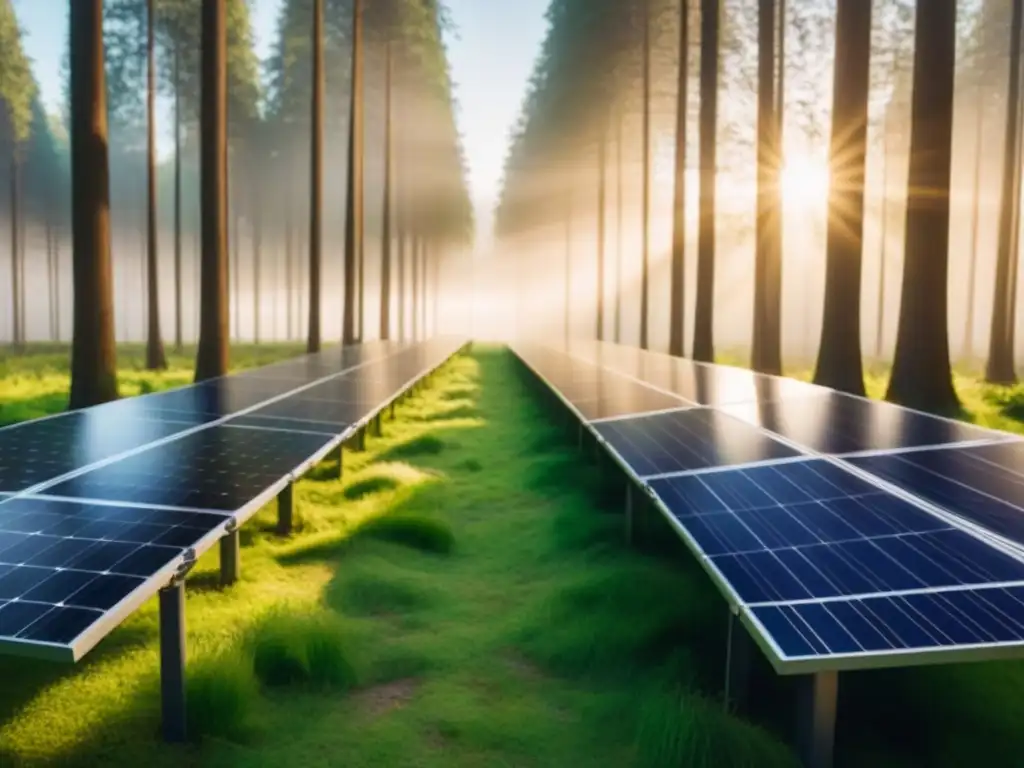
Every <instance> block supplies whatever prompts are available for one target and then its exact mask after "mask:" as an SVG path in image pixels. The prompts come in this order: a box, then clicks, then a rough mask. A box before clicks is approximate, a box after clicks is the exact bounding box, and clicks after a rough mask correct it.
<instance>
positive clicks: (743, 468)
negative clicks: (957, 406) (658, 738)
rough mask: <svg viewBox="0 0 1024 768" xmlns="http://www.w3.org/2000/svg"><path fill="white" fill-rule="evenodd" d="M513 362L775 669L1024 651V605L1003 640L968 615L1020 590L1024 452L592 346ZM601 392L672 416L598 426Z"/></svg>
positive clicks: (643, 410) (966, 431) (850, 404)
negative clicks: (656, 522)
mask: <svg viewBox="0 0 1024 768" xmlns="http://www.w3.org/2000/svg"><path fill="white" fill-rule="evenodd" d="M517 352H518V354H519V355H520V357H521V358H522V359H523V360H524V361H525V362H526V363H527V365H528V366H529V367H531V368H533V369H534V371H535V372H536V373H537V374H538V375H539V376H540V377H541V378H542V379H543V380H544V381H546V382H547V383H548V384H549V386H551V387H552V389H553V390H555V391H556V392H557V393H558V394H559V396H560V397H561V398H562V399H563V400H564V401H565V402H566V404H567V405H568V406H569V407H570V408H571V409H573V410H574V411H576V413H577V414H578V415H579V416H580V418H581V419H582V420H583V421H585V422H589V423H590V428H591V429H592V430H593V432H594V433H595V435H597V437H598V439H599V440H600V441H601V442H603V443H604V444H605V446H606V447H607V448H608V450H609V451H610V452H611V453H612V454H613V455H614V456H616V457H617V459H618V460H619V462H620V463H621V464H623V465H624V466H625V467H626V468H627V470H628V471H630V472H631V473H632V474H633V475H634V476H635V477H637V478H638V479H639V480H640V481H641V482H642V483H643V484H644V486H645V487H646V489H647V490H648V492H649V493H650V494H651V495H652V496H653V497H654V498H655V500H656V501H657V503H658V504H659V505H660V506H661V507H662V509H663V510H664V511H665V512H666V514H667V516H668V518H669V520H670V522H671V523H672V524H673V525H674V526H675V528H676V529H677V530H678V531H679V532H680V533H681V534H682V535H683V537H684V539H685V540H686V541H687V542H688V543H689V545H690V547H691V548H692V549H693V550H694V552H695V553H696V554H697V555H698V557H699V558H700V559H701V561H702V563H703V564H704V566H705V568H706V569H707V570H708V571H709V573H711V575H712V576H713V578H715V580H716V581H717V582H718V584H719V586H720V587H721V588H722V589H723V590H724V591H725V592H726V594H727V595H728V596H729V598H730V600H731V601H732V602H733V603H734V604H735V605H737V606H738V608H739V610H740V614H741V616H743V618H744V619H745V620H746V621H747V623H748V625H750V626H751V627H752V629H753V630H754V634H755V636H756V638H757V640H758V641H759V642H760V643H761V644H762V646H763V647H765V649H766V650H767V651H769V657H770V658H771V660H772V662H773V664H774V665H775V666H776V669H778V670H779V671H781V672H796V671H807V670H809V669H810V670H814V669H822V670H823V669H837V668H856V667H861V666H881V665H893V664H906V663H917V662H919V661H924V660H930V659H932V658H934V657H937V656H938V654H936V653H935V652H936V651H941V652H942V654H943V655H947V656H949V657H950V658H952V657H957V658H961V657H962V658H987V657H989V656H990V655H993V654H994V655H1000V654H1003V653H1006V652H1009V651H1008V648H1011V647H1012V648H1015V649H1016V652H1017V653H1022V652H1024V606H1021V607H1018V608H1016V609H1015V610H1016V613H1015V614H1014V613H1011V614H1010V618H1011V619H1012V621H1008V622H1006V623H1005V625H1003V624H1001V625H1000V626H1001V627H1002V630H1001V631H1000V632H995V631H994V629H993V628H992V627H991V626H990V624H991V623H992V622H993V621H995V622H999V621H1002V619H1000V615H1001V614H1000V613H999V612H998V611H997V612H995V613H992V611H989V610H988V609H986V610H985V611H981V612H980V613H979V612H978V611H975V613H976V614H977V615H976V616H975V615H974V614H970V613H969V612H968V613H964V611H968V609H969V608H971V607H972V606H974V607H976V606H978V605H988V602H986V601H992V600H996V599H997V598H996V597H994V595H995V594H996V593H995V592H992V591H991V590H996V592H999V590H1008V592H1007V593H1006V594H1010V595H1016V594H1017V593H1016V592H1015V590H1016V588H1017V587H1018V586H1024V562H1022V560H1021V558H1020V556H1019V553H1017V552H1016V551H1015V550H1014V549H1013V548H1012V547H1011V546H1009V544H1010V543H1011V542H1017V543H1024V539H1022V538H1021V536H1024V515H1022V504H1021V503H1022V502H1024V473H1022V472H1021V471H1020V468H1021V467H1024V442H1021V441H1016V440H1012V439H1011V438H1009V437H1008V436H1006V435H1004V434H1002V433H995V432H993V431H990V430H984V429H981V428H978V427H974V426H971V425H966V424H961V423H958V422H954V421H951V420H948V419H941V418H938V417H933V416H930V415H927V414H922V413H919V412H915V411H910V410H906V409H902V408H899V407H897V406H893V405H890V404H887V403H875V402H870V401H867V400H864V399H860V398H853V397H850V396H846V395H842V394H839V393H835V392H831V391H829V390H825V389H822V388H819V387H814V386H813V385H809V384H804V383H801V382H794V381H789V380H785V379H780V378H776V377H768V376H761V375H758V374H755V373H753V372H750V371H743V370H740V369H732V368H727V367H721V366H707V365H702V364H697V363H694V362H692V361H688V360H680V359H675V358H670V357H668V356H664V355H657V354H653V353H645V352H641V351H639V350H631V349H627V348H623V347H618V346H615V345H609V344H603V343H599V342H581V343H575V342H574V345H573V347H572V349H570V350H568V351H566V350H561V349H555V348H552V347H548V346H537V345H522V346H520V347H518V348H517ZM595 382H600V383H601V387H605V388H608V389H616V388H620V387H627V386H641V387H646V388H648V389H649V390H650V391H651V392H654V393H657V395H658V397H663V396H674V397H675V398H676V399H677V402H678V406H677V407H676V408H675V409H673V410H668V411H665V410H663V409H662V407H661V403H660V402H658V401H657V398H655V397H653V396H652V398H651V399H650V400H647V399H645V396H643V395H640V394H636V395H633V396H632V397H631V398H630V400H629V403H628V406H627V407H624V408H620V409H619V411H618V412H616V413H614V414H609V413H602V414H601V416H599V417H595V416H594V415H593V414H594V412H595V411H594V409H590V410H588V406H589V405H590V403H591V402H592V397H591V395H590V393H591V392H592V391H593V389H594V387H595V386H596V385H595ZM622 382H626V383H622ZM628 407H632V408H633V412H632V414H630V413H629V412H628ZM609 417H610V418H609ZM944 513H945V514H944ZM968 521H970V522H973V523H976V524H977V526H972V525H969V524H968ZM982 529H983V530H982ZM992 534H999V535H1000V536H1002V537H1003V539H996V538H995V537H994V536H993V535H992ZM1002 594H1003V593H1002V592H999V595H1002ZM998 599H1003V598H1002V597H999V598H998ZM979 601H980V602H979ZM1000 605H1001V606H1002V608H1001V609H1000V610H1011V609H1013V608H1014V606H1015V605H1016V602H1014V601H1013V600H1011V601H1009V602H1006V601H1005V600H1004V602H1003V603H1000ZM979 610H980V609H979ZM992 610H995V609H992ZM972 617H973V618H972ZM890 620H891V621H890ZM886 622H890V623H886ZM907 627H918V628H919V629H918V631H916V632H912V631H909V630H908V629H907ZM897 628H899V631H896V630H897ZM1008 633H1009V634H1008ZM1014 633H1016V634H1014ZM985 637H990V638H996V637H998V638H1000V639H999V640H998V641H997V640H991V642H992V643H996V645H994V646H992V645H987V644H986V643H988V641H982V640H980V639H979V638H985ZM1007 643H1009V644H1010V645H1009V646H1008V645H1007Z"/></svg>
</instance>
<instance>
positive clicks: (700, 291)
mask: <svg viewBox="0 0 1024 768" xmlns="http://www.w3.org/2000/svg"><path fill="white" fill-rule="evenodd" d="M720 14H721V6H720V0H701V18H700V27H701V41H700V116H699V121H700V200H699V206H700V211H699V214H698V229H697V299H696V309H695V313H694V314H695V317H694V326H693V357H694V359H695V360H701V361H703V362H708V363H710V362H714V359H715V346H714V317H715V195H716V192H715V183H716V176H717V164H718V157H717V150H718V146H717V141H716V139H717V136H716V132H717V130H718V49H719V17H720Z"/></svg>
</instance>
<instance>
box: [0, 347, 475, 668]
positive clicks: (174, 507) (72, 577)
mask: <svg viewBox="0 0 1024 768" xmlns="http://www.w3.org/2000/svg"><path fill="white" fill-rule="evenodd" d="M378 346H380V347H381V348H383V347H384V346H385V345H378ZM458 346H459V344H458V343H457V342H456V341H455V340H435V341H431V342H425V343H422V344H417V345H412V346H404V347H399V346H394V345H391V346H390V348H391V350H392V351H391V353H390V354H389V355H388V356H387V357H380V358H379V359H373V356H372V355H366V354H365V353H363V355H357V354H349V353H350V352H351V351H352V350H345V351H344V352H345V354H346V355H347V358H346V359H347V360H353V359H354V360H357V361H358V360H359V359H361V358H362V357H366V362H365V364H363V365H361V367H359V368H356V369H354V370H350V371H348V372H345V370H344V368H342V369H341V371H339V372H338V373H339V374H340V375H337V376H335V375H334V374H332V373H327V374H324V375H326V376H332V377H333V378H331V379H329V380H327V381H325V382H322V384H315V385H314V386H312V387H308V388H304V389H302V390H300V391H299V392H297V395H298V396H301V395H302V394H303V393H306V392H315V394H316V395H317V397H318V398H320V399H319V403H321V404H322V405H323V406H324V407H327V406H329V405H330V404H331V403H332V400H331V399H330V398H332V397H337V396H342V395H345V394H351V395H354V396H355V400H354V402H355V403H357V405H356V406H355V407H354V408H353V410H352V411H351V414H352V416H353V417H354V421H353V422H350V423H356V422H359V421H361V420H363V419H365V418H366V417H367V416H368V415H371V414H372V413H373V412H374V411H375V410H376V409H377V408H379V407H381V405H383V404H384V403H385V402H387V400H388V399H390V398H392V397H394V396H396V395H398V394H400V393H401V391H403V390H404V389H405V387H406V386H407V385H408V384H409V383H410V382H411V380H412V379H415V378H418V377H419V376H421V375H422V374H423V373H424V372H426V371H427V370H428V369H431V368H433V367H436V366H437V365H439V364H440V363H441V362H443V361H444V360H445V359H447V358H448V357H449V356H450V355H451V354H452V353H454V352H455V351H456V349H457V348H458ZM323 354H330V353H321V356H322V355H323ZM335 354H336V356H337V357H338V358H340V357H341V355H340V354H338V353H337V352H335ZM381 354H383V352H382V353H381ZM352 364H353V365H359V363H358V362H356V363H352ZM333 365H335V366H336V365H337V364H336V363H333ZM327 368H328V366H327V365H326V364H325V366H324V369H327ZM248 381H249V382H250V383H251V384H255V387H253V386H251V385H250V384H241V385H239V384H238V383H237V382H236V381H235V380H234V379H233V378H225V379H220V380H217V381H216V382H214V383H215V384H216V385H217V387H218V388H220V389H221V390H222V391H226V392H232V393H241V397H242V400H241V401H240V402H247V401H250V400H251V399H252V397H254V396H255V395H254V394H253V393H254V392H256V391H258V392H260V393H266V392H269V391H275V390H277V389H278V388H277V387H273V386H272V387H271V388H270V389H268V388H267V387H265V386H264V384H266V382H268V381H270V377H268V378H267V379H266V380H264V381H263V383H260V381H259V380H257V379H256V378H255V377H249V379H248ZM315 382H317V378H313V379H312V380H311V382H304V383H315ZM323 385H329V386H327V387H326V388H322V386H323ZM297 386H299V387H301V386H303V383H298V384H297V383H296V382H295V381H292V382H291V384H290V386H289V387H288V388H287V389H285V390H284V392H285V393H287V392H289V391H293V390H295V389H296V387H297ZM191 389H193V390H196V389H199V390H200V391H207V390H203V389H202V385H200V387H194V388H191ZM183 391H186V392H187V391H188V390H178V392H179V393H181V392H183ZM194 394H195V393H194V392H193V395H194ZM271 396H272V397H274V396H276V395H271ZM373 396H376V397H378V400H376V401H375V402H371V400H370V398H371V397H373ZM205 397H206V395H198V396H197V397H194V398H193V399H192V401H191V402H192V403H193V404H195V405H196V406H197V407H196V408H193V409H192V410H187V409H186V410H184V411H177V410H174V409H167V410H166V411H165V410H164V409H163V408H162V407H156V408H154V407H153V406H152V404H151V403H152V400H153V399H155V398H151V399H150V402H148V403H147V402H146V398H136V399H134V400H129V401H121V402H118V403H113V404H110V405H108V406H101V407H100V408H96V409H89V410H86V411H81V412H76V413H72V414H67V415H66V416H61V417H58V418H54V419H45V420H40V421H38V422H34V423H33V422H30V423H28V424H25V425H23V426H18V427H14V428H11V429H7V430H2V431H0V446H3V445H8V444H9V445H11V446H13V448H12V449H11V450H12V451H14V450H16V449H18V448H22V449H24V450H26V451H28V453H29V455H33V456H35V458H36V459H37V460H39V463H40V464H41V465H42V466H43V467H44V471H42V472H40V473H38V475H37V477H38V478H40V479H39V480H38V482H33V483H32V485H33V486H34V487H35V486H38V488H39V490H38V491H37V492H36V493H25V492H24V489H22V488H19V489H18V490H19V491H22V493H21V494H20V495H14V494H6V493H0V650H6V651H8V652H12V651H13V652H17V653H25V654H29V655H43V656H49V657H53V658H57V659H71V660H77V659H78V658H80V657H81V655H83V654H84V653H85V652H87V651H88V650H89V649H90V648H91V647H92V646H93V645H94V644H95V643H96V642H98V641H99V640H100V639H101V638H102V637H103V636H104V635H105V634H106V633H107V632H109V631H110V629H112V628H113V627H114V626H116V624H117V623H119V622H120V621H121V620H122V619H123V618H124V617H125V616H126V615H128V614H129V613H130V612H131V611H132V610H134V609H135V608H136V607H137V606H138V605H139V604H141V602H142V601H144V600H145V599H147V598H148V597H149V596H151V595H152V594H153V593H154V591H155V590H156V589H157V588H159V586H162V584H163V583H165V582H166V581H167V579H169V578H170V576H171V574H172V573H173V572H174V570H175V569H176V568H177V567H178V566H179V564H180V563H181V562H182V561H183V559H184V556H185V554H186V552H188V551H189V550H192V551H196V550H200V551H201V550H202V549H205V548H206V547H207V546H209V545H212V544H213V543H214V542H215V541H216V539H218V538H220V537H221V536H222V535H223V534H224V532H225V530H226V526H227V525H228V524H229V523H231V522H232V521H233V520H234V521H235V522H241V518H239V517H238V513H239V511H240V510H242V509H243V508H245V509H248V508H251V507H252V506H253V502H254V501H259V500H260V499H261V497H266V495H267V491H268V489H269V490H271V491H273V490H275V488H276V486H277V485H280V484H281V481H282V479H283V478H287V477H288V476H289V473H290V472H292V471H293V470H296V469H298V468H300V466H302V465H303V464H308V463H309V462H310V460H311V459H312V458H315V457H316V456H317V455H319V454H321V453H322V452H324V450H325V448H326V447H327V446H329V445H330V444H331V443H332V442H333V441H334V440H335V439H336V438H337V437H338V436H339V435H341V434H344V432H345V427H346V426H347V425H336V427H334V428H333V429H334V431H333V433H330V432H327V431H326V430H325V431H324V432H323V433H321V434H317V433H315V432H314V433H310V432H306V431H292V430H287V429H273V430H270V429H263V428H253V427H249V426H239V425H233V424H232V423H230V422H228V423H224V424H217V425H209V424H208V421H204V420H202V419H199V418H198V415H203V414H204V413H205V410H204V409H205V407H206V406H205V404H206V403H208V402H209V401H208V400H205V399H204V398H205ZM290 397H291V396H289V397H285V398H283V399H279V400H277V402H278V403H282V402H288V400H289V398H290ZM129 406H130V407H129ZM235 406H237V407H238V408H239V409H242V408H246V407H251V406H249V405H245V406H240V405H237V403H235V405H232V406H230V407H235ZM230 407H229V408H230ZM229 408H219V409H212V410H213V413H214V414H224V413H225V411H227V412H228V413H230V412H231V411H230V410H229ZM167 413H172V414H175V415H178V416H179V419H180V414H182V413H185V414H192V415H193V416H197V418H193V419H184V420H177V421H160V420H159V419H155V418H153V416H154V414H160V415H162V416H163V415H166V414H167ZM128 414H131V415H132V416H133V417H135V418H134V419H129V418H127V415H128ZM238 418H239V419H245V418H246V416H245V415H242V416H240V417H238ZM61 423H63V426H57V425H58V424H61ZM286 423H287V422H286ZM111 424H116V425H117V427H118V428H117V429H112V428H111ZM202 424H207V426H206V427H204V428H201V429H199V430H198V431H193V432H191V433H188V434H184V431H185V430H188V429H191V428H193V427H194V426H195V425H202ZM154 425H157V426H154ZM30 426H34V427H36V428H37V430H38V431H33V430H31V429H27V428H28V427H30ZM172 427H173V429H172ZM40 428H41V429H40ZM22 430H24V431H22ZM19 432H21V434H20V436H19V437H18V438H17V439H14V438H12V435H17V434H18V433H19ZM179 433H182V434H179ZM26 435H34V437H33V438H32V439H34V440H37V441H38V442H39V444H40V445H44V444H45V439H47V438H48V439H49V440H50V441H54V442H57V443H58V445H59V449H57V450H55V451H53V452H52V454H50V453H43V454H40V455H36V452H35V451H33V450H32V448H31V447H26V446H31V445H32V441H31V440H30V439H29V438H27V437H26ZM147 437H149V438H150V439H149V440H146V439H145V438H147ZM5 441H10V442H9V443H5ZM61 441H63V442H61ZM153 441H160V442H156V443H155V444H153V445H149V443H151V442H153ZM125 451H129V452H130V453H128V454H127V455H124V456H120V455H119V454H121V453H123V452H125ZM67 452H71V453H72V454H73V457H85V458H87V459H89V461H84V460H83V461H82V462H80V463H78V464H76V463H75V459H74V458H68V457H67V456H66V455H65V454H66V453H67ZM112 457H113V458H114V460H113V461H111V462H109V463H106V464H101V465H99V466H95V467H93V468H89V467H90V465H91V464H94V463H95V462H97V461H102V460H103V459H109V458H112ZM76 469H81V470H83V471H81V472H80V473H78V474H74V470H76ZM68 472H70V473H71V474H72V475H73V476H71V477H69V478H68V479H63V480H62V479H60V476H61V475H63V474H66V473H68ZM33 479H34V478H33Z"/></svg>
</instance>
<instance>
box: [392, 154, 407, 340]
mask: <svg viewBox="0 0 1024 768" xmlns="http://www.w3.org/2000/svg"><path fill="white" fill-rule="evenodd" d="M400 135H401V134H400ZM397 187H398V189H397V190H396V192H397V194H396V196H395V199H396V205H397V206H398V210H397V211H396V222H395V223H396V225H397V229H398V242H397V243H396V246H395V247H396V258H397V259H398V285H397V287H396V291H397V294H398V318H397V320H398V340H399V341H405V338H406V336H405V314H406V313H405V308H406V305H407V301H408V299H407V296H406V287H405V252H406V242H407V238H406V232H405V225H406V209H405V206H406V199H405V187H404V185H403V184H402V176H398V178H397Z"/></svg>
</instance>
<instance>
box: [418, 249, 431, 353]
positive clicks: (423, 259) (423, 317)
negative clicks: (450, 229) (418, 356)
mask: <svg viewBox="0 0 1024 768" xmlns="http://www.w3.org/2000/svg"><path fill="white" fill-rule="evenodd" d="M430 250H431V249H430V241H429V240H427V239H426V238H423V239H422V240H420V291H421V294H420V338H421V339H425V338H427V286H428V283H429V278H428V277H427V263H428V261H433V260H434V254H433V253H432V252H431V253H430V256H429V259H428V256H427V254H428V251H430Z"/></svg>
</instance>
